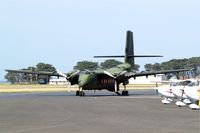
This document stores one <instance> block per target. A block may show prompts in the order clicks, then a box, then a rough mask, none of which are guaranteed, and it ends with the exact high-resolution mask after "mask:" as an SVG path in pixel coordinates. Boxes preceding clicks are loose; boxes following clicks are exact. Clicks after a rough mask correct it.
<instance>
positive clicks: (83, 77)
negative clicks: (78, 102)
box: [6, 31, 188, 96]
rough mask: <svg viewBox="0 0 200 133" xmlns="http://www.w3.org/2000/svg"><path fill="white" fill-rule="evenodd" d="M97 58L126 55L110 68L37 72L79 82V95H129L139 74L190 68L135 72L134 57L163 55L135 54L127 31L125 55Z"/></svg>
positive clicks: (175, 71)
mask: <svg viewBox="0 0 200 133" xmlns="http://www.w3.org/2000/svg"><path fill="white" fill-rule="evenodd" d="M94 57H95V58H120V57H124V59H125V60H124V63H123V64H120V65H117V66H115V67H112V68H110V69H106V70H103V69H97V70H94V71H89V70H83V71H80V70H73V71H71V72H69V73H67V74H64V73H61V72H59V71H56V72H52V73H44V72H36V73H35V74H38V75H43V74H45V75H48V76H62V77H65V78H66V79H67V80H68V81H69V82H70V83H71V85H75V84H78V86H79V90H78V91H77V92H76V95H77V96H85V92H84V90H103V89H106V90H108V91H111V92H115V93H117V94H118V95H123V96H128V95H129V93H128V91H127V90H126V85H127V84H128V83H129V82H128V81H129V79H130V78H132V77H133V78H136V77H138V76H146V77H148V75H156V74H167V73H178V72H183V71H188V69H178V70H166V71H156V72H141V73H138V72H135V71H134V69H133V68H134V65H135V63H134V59H135V58H138V57H162V56H159V55H134V45H133V33H132V32H131V31H127V36H126V48H125V55H120V56H118V55H117V56H94ZM6 71H8V72H18V73H27V74H28V73H29V72H27V71H23V70H20V71H17V70H6ZM30 73H31V72H30ZM121 83H122V84H123V86H124V90H123V91H122V93H119V91H120V89H119V85H120V84H121Z"/></svg>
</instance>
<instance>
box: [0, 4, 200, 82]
mask: <svg viewBox="0 0 200 133" xmlns="http://www.w3.org/2000/svg"><path fill="white" fill-rule="evenodd" d="M127 30H131V31H133V32H134V44H135V53H136V54H160V55H163V56H164V57H163V58H150V59H137V60H136V63H137V64H139V65H141V66H142V65H144V64H146V63H155V62H159V63H160V62H163V61H168V60H170V59H174V58H176V59H179V58H190V57H194V56H200V0H98V1H97V0H1V1H0V46H1V47H0V55H1V56H0V80H3V79H4V75H5V74H6V73H5V71H4V70H5V69H20V68H26V67H28V66H35V65H36V64H37V63H39V62H44V63H49V64H52V65H53V66H55V67H56V68H57V69H58V70H60V71H63V72H67V71H69V70H71V69H73V66H75V65H76V63H77V62H78V61H82V60H89V61H96V62H100V61H103V60H104V59H94V58H93V55H113V54H114V55H116V54H120V55H121V54H124V46H125V36H126V31H127ZM121 61H123V60H121Z"/></svg>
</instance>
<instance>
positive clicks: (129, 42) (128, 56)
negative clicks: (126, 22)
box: [124, 31, 135, 68]
mask: <svg viewBox="0 0 200 133" xmlns="http://www.w3.org/2000/svg"><path fill="white" fill-rule="evenodd" d="M124 62H125V63H129V64H131V66H132V68H134V65H135V58H134V44H133V32H131V31H127V34H126V47H125V59H124Z"/></svg>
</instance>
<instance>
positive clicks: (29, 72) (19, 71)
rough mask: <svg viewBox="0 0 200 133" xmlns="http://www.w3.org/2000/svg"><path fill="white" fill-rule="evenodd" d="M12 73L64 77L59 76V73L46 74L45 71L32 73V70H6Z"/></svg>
mask: <svg viewBox="0 0 200 133" xmlns="http://www.w3.org/2000/svg"><path fill="white" fill-rule="evenodd" d="M6 71H7V72H11V73H24V74H37V75H47V76H58V77H63V75H61V74H59V73H58V72H57V71H54V72H45V71H36V72H35V71H30V70H8V69H7V70H6Z"/></svg>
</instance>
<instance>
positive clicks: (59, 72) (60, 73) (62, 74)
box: [57, 70, 67, 78]
mask: <svg viewBox="0 0 200 133" xmlns="http://www.w3.org/2000/svg"><path fill="white" fill-rule="evenodd" d="M57 73H58V74H59V75H61V76H63V77H64V78H67V76H66V75H65V74H64V73H63V72H61V71H58V70H57Z"/></svg>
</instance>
